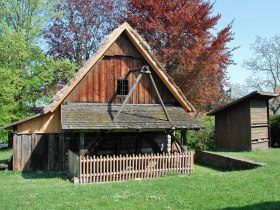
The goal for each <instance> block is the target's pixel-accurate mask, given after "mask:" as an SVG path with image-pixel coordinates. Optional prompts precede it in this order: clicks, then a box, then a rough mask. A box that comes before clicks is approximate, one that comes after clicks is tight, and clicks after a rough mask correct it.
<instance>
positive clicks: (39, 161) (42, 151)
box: [13, 134, 69, 171]
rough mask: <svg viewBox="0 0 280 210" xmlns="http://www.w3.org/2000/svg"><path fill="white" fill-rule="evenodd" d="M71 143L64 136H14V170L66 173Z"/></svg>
mask: <svg viewBox="0 0 280 210" xmlns="http://www.w3.org/2000/svg"><path fill="white" fill-rule="evenodd" d="M68 145H69V143H68V142H67V140H65V139H64V134H43V135H42V134H23V135H17V134H14V137H13V169H14V170H27V171H64V170H66V169H67V168H68V163H67V151H68Z"/></svg>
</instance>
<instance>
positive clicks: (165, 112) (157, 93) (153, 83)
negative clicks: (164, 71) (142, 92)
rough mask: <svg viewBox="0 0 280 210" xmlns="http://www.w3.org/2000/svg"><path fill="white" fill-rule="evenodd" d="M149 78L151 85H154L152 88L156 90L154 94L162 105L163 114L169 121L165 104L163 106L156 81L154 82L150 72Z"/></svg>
mask: <svg viewBox="0 0 280 210" xmlns="http://www.w3.org/2000/svg"><path fill="white" fill-rule="evenodd" d="M150 79H151V81H152V85H153V87H154V89H155V91H156V95H157V97H158V100H159V101H160V104H161V106H162V109H163V111H164V114H165V116H166V118H167V120H168V121H169V122H171V120H170V117H169V115H168V113H167V111H166V109H165V106H164V104H163V101H162V99H161V97H160V94H159V92H158V89H157V86H156V83H155V81H154V79H153V76H152V74H151V73H150Z"/></svg>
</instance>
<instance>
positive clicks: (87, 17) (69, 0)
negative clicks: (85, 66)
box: [44, 0, 125, 64]
mask: <svg viewBox="0 0 280 210" xmlns="http://www.w3.org/2000/svg"><path fill="white" fill-rule="evenodd" d="M124 2H125V1H120V0H119V1H113V0H107V1H103V0H89V1H84V0H66V1H64V2H63V3H61V4H59V5H58V6H57V7H56V8H55V11H56V12H58V11H61V12H63V15H62V17H60V18H55V19H54V20H53V21H52V23H51V24H50V26H49V28H48V29H47V30H46V33H45V36H44V37H45V39H46V41H47V43H48V45H49V51H48V54H49V55H51V56H52V57H56V58H57V57H58V58H67V59H68V60H70V61H72V62H74V63H76V64H81V63H82V62H83V61H85V60H87V59H88V58H89V57H90V55H91V54H92V53H93V52H95V50H96V49H97V46H98V43H99V42H100V40H101V38H102V37H103V36H104V35H105V34H107V33H108V32H109V31H110V30H111V29H113V28H114V27H116V25H117V23H118V20H119V16H120V15H121V11H122V10H123V9H124V8H125V5H124Z"/></svg>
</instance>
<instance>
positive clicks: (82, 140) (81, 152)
mask: <svg viewBox="0 0 280 210" xmlns="http://www.w3.org/2000/svg"><path fill="white" fill-rule="evenodd" d="M84 152H85V133H83V132H81V133H80V155H84Z"/></svg>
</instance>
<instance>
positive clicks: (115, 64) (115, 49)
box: [63, 34, 177, 104]
mask: <svg viewBox="0 0 280 210" xmlns="http://www.w3.org/2000/svg"><path fill="white" fill-rule="evenodd" d="M143 65H147V62H146V61H145V60H144V58H143V57H142V56H141V55H140V53H139V52H138V51H137V49H136V48H135V47H134V45H133V44H132V43H131V41H130V40H129V39H128V38H127V37H126V35H125V34H122V35H121V36H120V37H119V38H118V39H117V41H116V42H115V43H114V44H113V45H112V46H111V47H110V48H109V49H108V51H107V52H106V53H105V55H104V57H103V59H102V60H101V61H99V62H98V63H97V64H96V65H95V66H94V67H93V68H92V69H91V70H90V71H89V73H88V74H87V75H86V76H85V77H84V78H83V79H82V81H81V82H80V83H79V84H78V85H77V86H76V87H75V88H74V90H73V91H72V92H71V93H70V94H69V95H68V97H67V98H66V99H65V100H64V102H63V103H64V104H67V103H81V102H82V103H83V102H85V103H122V102H123V100H124V98H125V97H124V96H117V94H116V92H117V79H128V81H129V87H131V86H132V85H133V83H134V81H135V79H136V77H137V73H136V72H134V73H130V74H128V69H134V68H139V67H142V66H143ZM152 75H153V78H154V80H155V82H156V85H157V87H158V89H159V92H160V95H161V97H162V99H163V101H164V103H166V104H174V103H177V100H176V99H175V98H174V96H173V95H172V94H171V93H170V91H169V90H168V88H167V87H165V85H164V84H163V82H162V81H161V79H160V78H159V77H158V76H157V75H156V74H155V73H154V72H153V74H152ZM129 103H133V104H154V103H159V102H158V101H157V99H156V94H155V90H154V89H153V87H152V84H151V81H150V79H149V77H148V75H144V77H142V78H141V80H140V83H139V84H138V86H137V88H136V89H135V90H134V93H133V95H132V96H131V99H130V101H129Z"/></svg>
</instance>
